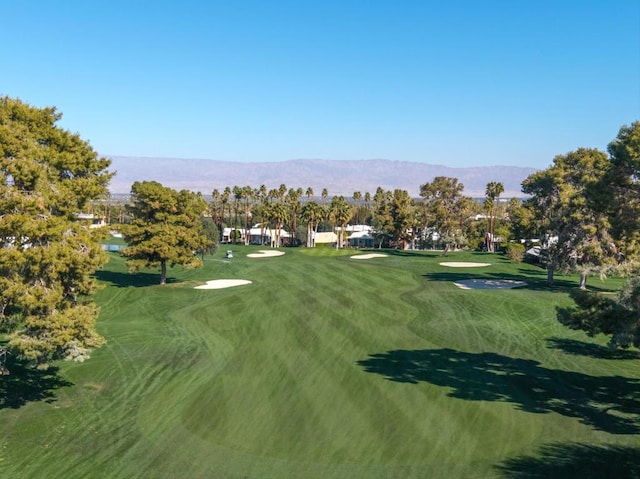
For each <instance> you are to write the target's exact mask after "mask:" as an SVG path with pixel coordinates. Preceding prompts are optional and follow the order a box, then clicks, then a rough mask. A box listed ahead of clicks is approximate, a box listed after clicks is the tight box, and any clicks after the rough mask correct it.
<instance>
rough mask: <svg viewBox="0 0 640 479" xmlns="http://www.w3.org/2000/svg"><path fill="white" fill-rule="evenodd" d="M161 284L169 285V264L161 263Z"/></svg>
mask: <svg viewBox="0 0 640 479" xmlns="http://www.w3.org/2000/svg"><path fill="white" fill-rule="evenodd" d="M160 284H167V262H166V261H162V262H161V263H160Z"/></svg>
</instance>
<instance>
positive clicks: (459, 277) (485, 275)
mask: <svg viewBox="0 0 640 479" xmlns="http://www.w3.org/2000/svg"><path fill="white" fill-rule="evenodd" d="M469 269H473V270H474V271H473V272H462V271H451V272H449V271H441V272H438V273H426V274H423V275H422V277H423V278H427V279H428V280H429V281H446V282H450V283H453V282H456V281H463V280H466V279H491V280H495V279H504V280H513V281H524V282H525V283H527V284H526V286H519V287H518V289H534V290H543V291H550V292H554V291H563V292H565V291H566V289H567V288H570V287H574V288H575V287H577V286H576V285H575V284H574V283H572V282H570V281H556V283H555V285H554V286H551V287H549V286H547V283H546V281H545V279H542V278H536V277H532V276H525V275H519V274H504V273H491V272H488V271H487V270H486V269H483V268H469Z"/></svg>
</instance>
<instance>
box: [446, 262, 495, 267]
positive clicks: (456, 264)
mask: <svg viewBox="0 0 640 479" xmlns="http://www.w3.org/2000/svg"><path fill="white" fill-rule="evenodd" d="M440 266H448V267H449V268H479V267H481V266H491V263H469V262H466V261H450V262H448V263H440Z"/></svg>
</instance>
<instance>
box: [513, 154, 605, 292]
mask: <svg viewBox="0 0 640 479" xmlns="http://www.w3.org/2000/svg"><path fill="white" fill-rule="evenodd" d="M608 167H609V159H608V158H607V155H606V154H605V153H604V152H602V151H599V150H596V149H591V148H579V149H578V150H576V151H572V152H569V153H567V154H566V155H558V156H556V157H555V158H554V160H553V165H552V166H550V167H549V168H547V169H545V170H542V171H538V172H536V173H534V174H533V175H531V176H529V177H528V178H527V179H526V180H525V181H524V182H523V183H522V191H523V192H525V193H527V194H530V195H531V198H530V199H528V200H527V202H526V204H527V205H528V206H529V208H530V209H531V211H532V212H533V214H534V217H535V219H536V223H537V225H538V227H539V231H540V232H541V233H542V234H543V235H546V238H547V244H546V246H547V248H546V252H547V259H548V261H547V271H548V282H549V283H552V282H553V272H554V270H555V268H557V267H560V268H577V269H579V270H580V271H581V274H582V278H581V282H580V287H581V288H584V287H585V286H586V277H587V274H588V272H589V270H590V269H593V268H598V267H601V266H603V265H605V264H607V263H612V262H615V260H616V247H615V244H614V242H613V238H612V236H611V233H610V222H609V218H608V215H607V212H606V209H605V208H604V206H603V202H602V197H601V195H600V194H599V192H600V189H601V187H600V185H601V182H602V181H603V179H604V177H605V175H606V172H607V170H608Z"/></svg>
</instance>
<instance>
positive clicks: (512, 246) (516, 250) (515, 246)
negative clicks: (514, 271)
mask: <svg viewBox="0 0 640 479" xmlns="http://www.w3.org/2000/svg"><path fill="white" fill-rule="evenodd" d="M506 250H507V256H508V257H509V259H510V260H511V261H513V262H514V263H521V262H522V260H523V259H524V245H523V244H521V243H508V244H507V246H506Z"/></svg>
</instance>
